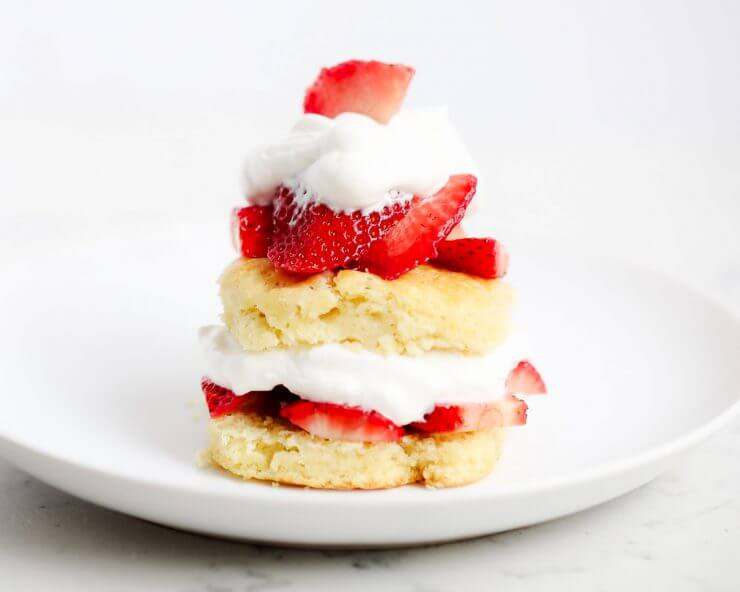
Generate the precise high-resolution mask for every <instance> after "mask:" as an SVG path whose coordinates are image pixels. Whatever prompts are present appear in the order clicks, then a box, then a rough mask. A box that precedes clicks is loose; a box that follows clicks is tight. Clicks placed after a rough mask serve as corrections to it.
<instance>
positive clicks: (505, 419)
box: [411, 395, 527, 433]
mask: <svg viewBox="0 0 740 592" xmlns="http://www.w3.org/2000/svg"><path fill="white" fill-rule="evenodd" d="M525 423H527V404H526V403H525V402H524V401H520V400H519V399H517V398H516V397H513V396H511V395H507V396H505V397H504V398H503V399H501V400H499V401H495V402H493V403H465V404H463V405H437V406H436V407H435V408H434V409H433V410H432V411H431V412H429V413H427V414H426V415H425V416H424V421H417V422H415V423H412V424H411V425H412V426H413V427H414V428H416V429H418V430H421V431H423V432H427V433H435V432H471V431H474V430H482V429H485V428H491V427H496V426H513V425H523V424H525Z"/></svg>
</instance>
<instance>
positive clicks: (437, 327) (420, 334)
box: [220, 259, 513, 355]
mask: <svg viewBox="0 0 740 592" xmlns="http://www.w3.org/2000/svg"><path fill="white" fill-rule="evenodd" d="M220 283H221V300H222V302H223V307H224V313H223V319H224V322H225V323H226V325H227V326H228V328H229V330H230V331H231V332H232V334H233V335H234V337H236V339H237V340H238V341H239V342H240V343H241V345H242V347H244V349H246V350H249V351H263V350H267V349H271V348H275V347H291V346H297V345H319V344H323V343H343V344H357V345H359V346H361V347H363V348H365V349H369V350H375V351H379V352H381V353H384V354H410V355H416V354H420V353H423V352H425V351H429V350H449V351H457V352H463V353H470V354H481V353H485V352H487V351H489V350H491V349H493V348H494V347H496V346H497V345H500V344H501V343H502V342H503V341H504V340H505V339H506V337H507V335H508V333H509V324H510V316H511V315H510V311H511V305H512V300H513V292H512V289H511V287H510V286H509V285H508V284H506V283H505V282H503V281H501V280H487V279H482V278H478V277H473V276H470V275H467V274H463V273H456V272H453V271H447V270H443V269H438V268H436V267H433V266H430V265H421V266H419V267H417V268H415V269H413V270H411V271H410V272H408V273H407V274H405V275H403V276H401V277H400V278H398V279H396V280H393V281H387V280H383V279H382V278H380V277H378V276H376V275H374V274H371V273H364V272H360V271H353V270H341V271H326V272H323V273H318V274H315V275H311V276H297V275H291V274H288V273H285V272H283V271H280V270H278V269H276V268H275V267H273V265H272V263H270V261H269V260H267V259H238V260H237V261H235V262H234V263H232V264H231V265H230V266H229V267H228V268H227V269H226V270H225V271H224V273H223V275H222V277H221V280H220Z"/></svg>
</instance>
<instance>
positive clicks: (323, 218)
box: [267, 187, 411, 273]
mask: <svg viewBox="0 0 740 592" xmlns="http://www.w3.org/2000/svg"><path fill="white" fill-rule="evenodd" d="M274 205H275V212H274V218H273V219H274V229H273V235H272V240H271V243H270V246H269V248H268V249H267V256H268V257H269V258H270V260H271V261H272V262H273V264H274V265H275V266H276V267H280V268H281V269H284V270H286V271H290V272H293V273H318V272H321V271H325V270H327V269H335V268H337V267H342V266H347V265H348V264H350V263H352V262H353V261H355V260H357V258H358V257H359V256H360V255H361V254H362V253H364V252H365V251H366V250H367V248H368V247H369V246H370V245H371V244H372V243H373V242H375V241H377V240H379V239H380V238H381V237H382V236H383V235H384V234H385V233H386V232H387V231H388V229H390V228H391V227H393V226H394V225H395V224H396V223H397V222H398V221H399V220H400V219H401V218H403V216H404V214H405V213H406V212H407V211H408V209H409V207H411V203H410V202H408V201H406V202H397V203H395V204H393V205H389V206H386V207H385V208H383V209H382V210H381V211H379V212H372V213H370V214H367V215H363V214H362V212H360V211H356V212H352V213H351V214H340V213H337V212H335V211H334V210H332V209H330V208H328V207H327V206H325V205H324V204H320V203H316V202H311V201H309V202H308V203H307V204H306V205H301V206H300V207H299V206H297V205H296V203H295V196H294V195H293V193H292V192H291V191H290V189H288V188H287V187H281V188H280V189H279V190H278V193H277V195H276V197H275V201H274Z"/></svg>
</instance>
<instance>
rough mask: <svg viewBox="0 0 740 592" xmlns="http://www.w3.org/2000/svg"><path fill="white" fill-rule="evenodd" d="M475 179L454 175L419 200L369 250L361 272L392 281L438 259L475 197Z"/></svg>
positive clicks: (364, 258)
mask: <svg viewBox="0 0 740 592" xmlns="http://www.w3.org/2000/svg"><path fill="white" fill-rule="evenodd" d="M476 184H477V179H476V178H475V176H474V175H453V176H452V177H450V179H449V181H448V182H447V185H445V186H444V187H443V188H442V189H440V190H439V191H438V192H437V193H435V194H434V195H432V196H431V197H427V198H426V199H416V200H414V202H413V203H412V204H411V207H410V208H409V211H408V212H407V213H406V215H405V216H404V217H403V218H402V219H401V220H400V221H399V222H398V223H397V224H395V225H394V226H393V227H392V228H391V229H390V230H388V232H386V233H385V235H384V236H383V237H382V238H381V239H380V240H377V241H375V242H374V243H373V244H372V245H370V247H369V248H368V249H367V251H366V252H365V254H364V255H363V256H362V257H361V258H360V260H359V262H358V268H359V269H361V270H363V271H369V272H371V273H374V274H376V275H379V276H380V277H382V278H384V279H387V280H393V279H396V278H397V277H399V276H401V275H403V274H404V273H406V272H407V271H410V270H411V269H413V268H414V267H416V266H418V265H421V264H423V263H426V262H427V261H429V260H430V259H433V258H434V257H436V256H437V247H438V245H439V244H440V243H441V242H442V241H443V240H444V239H445V238H447V235H448V234H449V233H450V232H451V231H452V229H453V228H454V227H455V226H456V225H457V224H458V223H459V222H460V220H462V217H463V215H464V214H465V208H467V207H468V204H469V203H470V200H471V199H473V195H475V187H476Z"/></svg>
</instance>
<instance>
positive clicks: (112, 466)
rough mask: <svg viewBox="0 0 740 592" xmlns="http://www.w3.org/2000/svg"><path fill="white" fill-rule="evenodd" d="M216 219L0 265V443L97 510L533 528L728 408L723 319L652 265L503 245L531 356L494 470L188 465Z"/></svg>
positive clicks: (351, 534)
mask: <svg viewBox="0 0 740 592" xmlns="http://www.w3.org/2000/svg"><path fill="white" fill-rule="evenodd" d="M225 235H226V231H225V228H223V227H222V226H220V225H211V224H200V225H185V224H183V225H178V226H170V227H169V228H165V229H160V230H153V231H151V232H145V231H138V232H129V233H128V234H122V235H121V236H118V237H107V238H105V239H102V240H98V241H90V242H88V243H87V244H79V245H67V246H60V245H53V247H51V246H47V247H46V248H45V250H44V251H45V252H44V255H45V256H44V257H43V258H34V257H33V256H32V257H27V258H26V260H24V261H20V262H17V263H15V264H13V265H12V266H11V267H10V268H8V269H6V270H5V271H4V272H3V274H2V276H0V299H1V300H0V327H2V331H0V376H2V380H3V386H4V388H3V389H2V391H0V409H2V412H1V413H0V451H1V452H2V453H3V454H4V455H5V456H6V457H7V458H8V459H10V460H11V461H13V462H14V463H15V464H17V465H18V466H19V467H21V468H23V469H25V470H26V471H28V472H29V473H31V474H32V475H35V476H36V477H38V478H39V479H42V480H44V481H46V482H48V483H50V484H52V485H54V486H56V487H58V488H60V489H62V490H65V491H67V492H70V493H72V494H74V495H77V496H79V497H82V498H84V499H87V500H90V501H92V502H95V503H97V504H100V505H102V506H106V507H109V508H113V509H116V510H120V511H122V512H126V513H128V514H132V515H134V516H139V517H141V518H145V519H147V520H152V521H155V522H159V523H162V524H166V525H169V526H173V527H177V528H183V529H187V530H192V531H196V532H201V533H207V534H211V535H216V536H223V537H230V538H237V539H249V540H258V541H268V542H275V543H286V544H297V545H333V546H336V545H342V546H357V545H362V546H380V545H403V544H415V543H430V542H436V541H444V540H451V539H458V538H463V537H471V536H476V535H482V534H486V533H492V532H496V531H501V530H506V529H510V528H515V527H520V526H525V525H529V524H534V523H536V522H540V521H543V520H549V519H552V518H556V517H558V516H563V515H565V514H568V513H571V512H575V511H578V510H582V509H584V508H587V507H589V506H593V505H595V504H598V503H601V502H604V501H606V500H608V499H611V498H613V497H615V496H618V495H620V494H623V493H625V492H627V491H629V490H631V489H634V488H635V487H638V486H639V485H641V484H643V483H646V482H647V481H648V480H650V479H652V478H653V477H655V476H656V475H657V474H658V473H660V472H661V471H663V470H664V469H665V468H666V467H668V466H669V465H670V463H672V462H674V461H675V459H676V456H677V455H678V454H679V453H680V452H682V451H684V450H685V449H686V448H688V447H689V446H691V445H693V444H696V443H697V442H698V441H699V440H701V439H702V438H704V437H706V436H707V435H709V434H710V433H711V432H713V431H715V430H716V429H717V428H719V427H720V426H721V425H723V424H725V423H726V422H728V421H729V420H730V419H731V417H732V416H733V415H735V414H736V412H737V411H738V409H739V408H740V405H739V404H738V386H740V365H738V363H737V362H738V359H740V329H739V328H738V324H737V323H736V322H735V321H734V320H733V319H732V318H731V317H729V316H728V315H727V314H725V313H724V312H722V311H721V310H719V309H718V308H715V307H714V306H713V305H711V304H710V303H708V302H707V301H705V300H703V299H701V298H700V297H698V296H696V295H694V294H693V293H691V292H690V291H688V290H686V289H685V288H683V287H681V286H679V285H678V284H676V283H673V282H672V281H669V280H667V279H664V278H662V277H659V276H657V275H654V274H651V273H648V272H645V271H640V270H638V269H634V268H632V267H628V266H624V265H622V264H620V263H617V262H614V261H611V260H607V259H603V258H597V257H593V258H586V257H582V256H578V255H576V254H574V253H572V252H569V251H566V250H558V249H554V248H553V247H552V246H548V248H547V249H542V250H540V251H539V252H538V250H537V249H536V248H535V249H532V252H528V253H525V252H524V251H523V250H521V249H518V250H517V249H512V251H513V259H512V266H513V267H512V274H511V280H512V282H513V283H514V284H515V285H516V287H517V288H518V293H519V296H520V309H519V312H520V314H519V318H520V319H521V320H522V321H525V322H526V326H527V328H528V329H529V331H530V333H531V338H532V341H533V343H534V344H536V345H537V351H536V356H535V359H536V361H537V363H538V365H539V367H540V369H541V370H542V372H543V374H544V376H545V378H546V380H547V382H548V386H549V389H550V394H549V395H548V396H547V397H542V398H539V399H530V402H531V413H530V418H531V421H530V424H529V425H528V426H527V427H525V428H519V429H514V430H512V432H511V437H510V438H509V439H508V440H507V442H506V446H505V451H504V458H503V460H502V462H501V463H500V465H499V467H498V469H497V470H496V471H495V472H494V474H493V475H491V476H490V477H489V478H487V479H485V480H483V481H482V482H480V483H477V484H474V485H471V486H468V487H462V488H458V489H449V490H437V491H435V490H427V489H424V488H421V487H415V486H414V487H404V488H400V489H396V490H389V491H377V492H325V491H310V490H305V489H300V488H291V487H271V486H269V485H264V484H259V483H247V482H242V481H239V480H236V479H233V478H230V477H229V476H227V475H225V474H222V473H219V472H217V471H215V470H212V469H202V468H199V467H198V466H197V465H196V460H195V459H196V454H197V452H198V451H199V450H200V449H201V448H202V446H203V444H204V441H205V438H204V433H205V421H206V419H205V412H204V408H203V407H204V406H203V404H202V402H201V399H200V394H199V388H198V381H199V377H200V369H199V361H198V354H197V349H196V343H195V330H196V328H197V326H198V325H200V324H204V323H209V322H213V321H214V320H215V317H216V314H217V311H218V306H217V299H216V285H215V278H216V276H217V273H218V270H219V268H220V267H221V266H222V265H224V264H225V263H226V262H227V261H226V258H227V257H229V256H230V254H229V251H228V249H227V248H226V246H225V244H226V238H225Z"/></svg>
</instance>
